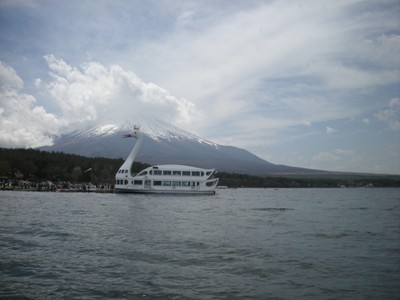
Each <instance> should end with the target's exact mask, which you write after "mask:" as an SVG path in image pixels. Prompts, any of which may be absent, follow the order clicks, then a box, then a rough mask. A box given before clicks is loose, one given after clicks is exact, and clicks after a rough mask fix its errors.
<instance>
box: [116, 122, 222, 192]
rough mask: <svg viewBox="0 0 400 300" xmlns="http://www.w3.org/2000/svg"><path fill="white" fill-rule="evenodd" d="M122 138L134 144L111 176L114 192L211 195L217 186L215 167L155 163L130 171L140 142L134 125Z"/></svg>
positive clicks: (139, 132) (140, 133)
mask: <svg viewBox="0 0 400 300" xmlns="http://www.w3.org/2000/svg"><path fill="white" fill-rule="evenodd" d="M125 137H134V138H136V143H135V146H134V147H133V149H132V151H131V153H130V154H129V156H128V158H127V159H126V161H125V162H124V163H123V165H122V166H121V167H120V169H119V170H118V172H117V174H116V175H115V188H114V192H116V193H142V194H191V195H194V194H200V195H213V194H215V189H216V187H217V185H218V180H219V179H218V178H215V174H216V171H215V169H203V168H197V167H192V166H185V165H172V164H171V165H156V166H151V167H148V168H146V169H144V170H142V171H141V172H139V174H137V175H134V174H131V168H132V164H133V162H134V161H135V158H136V156H137V154H138V153H139V150H140V147H141V145H142V142H143V133H142V132H141V131H140V128H139V127H138V126H135V127H134V131H133V133H132V134H128V135H126V136H125Z"/></svg>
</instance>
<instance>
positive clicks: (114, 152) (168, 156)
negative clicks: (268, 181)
mask: <svg viewBox="0 0 400 300" xmlns="http://www.w3.org/2000/svg"><path fill="white" fill-rule="evenodd" d="M132 128H133V126H130V125H128V124H122V125H116V124H111V123H110V124H103V125H99V126H95V127H92V128H89V129H87V130H83V131H75V132H73V133H69V134H64V135H61V136H60V137H58V138H56V139H55V140H54V144H53V145H52V146H45V147H41V148H39V149H41V150H44V151H60V152H64V153H70V154H78V155H84V156H89V157H96V156H102V157H109V158H123V159H125V158H126V157H127V156H128V155H129V153H130V151H131V150H132V148H133V146H134V143H135V142H134V141H133V140H131V139H124V138H122V136H123V135H124V134H126V133H129V131H131V130H132ZM141 131H142V132H143V133H144V140H143V144H142V147H141V149H140V151H139V155H138V156H137V158H136V160H137V161H140V162H142V163H148V164H151V165H155V164H182V165H190V166H196V167H201V168H216V169H217V170H218V171H223V172H232V173H240V174H251V175H273V174H275V175H278V174H282V175H283V174H301V173H308V174H309V173H317V172H318V173H320V172H321V171H316V170H310V169H304V168H297V167H290V166H286V165H276V164H272V163H270V162H268V161H265V160H263V159H261V158H259V157H257V156H256V155H254V154H252V153H250V152H249V151H247V150H244V149H241V148H237V147H233V146H223V145H218V144H216V143H213V142H210V141H207V140H205V139H203V138H201V137H198V136H196V135H194V134H191V133H189V132H186V131H184V130H182V129H179V128H177V127H175V126H174V125H172V124H170V123H168V122H164V121H161V120H152V121H146V122H145V124H144V125H143V124H142V126H141Z"/></svg>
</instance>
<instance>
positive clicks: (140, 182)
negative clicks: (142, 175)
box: [133, 180, 143, 185]
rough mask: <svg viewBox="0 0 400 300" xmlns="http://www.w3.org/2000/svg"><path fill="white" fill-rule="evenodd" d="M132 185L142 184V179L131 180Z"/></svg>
mask: <svg viewBox="0 0 400 300" xmlns="http://www.w3.org/2000/svg"><path fill="white" fill-rule="evenodd" d="M133 184H134V185H142V184H143V180H135V181H134V182H133Z"/></svg>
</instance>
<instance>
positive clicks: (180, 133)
mask: <svg viewBox="0 0 400 300" xmlns="http://www.w3.org/2000/svg"><path fill="white" fill-rule="evenodd" d="M140 121H141V122H140ZM134 126H139V127H140V130H141V131H142V132H143V133H144V134H145V135H146V136H148V137H149V138H151V139H153V140H154V141H160V140H167V141H169V142H171V141H173V140H175V141H179V140H190V141H196V142H198V143H200V144H207V145H210V146H212V147H215V148H216V149H218V144H216V143H213V142H210V141H208V140H206V139H203V138H201V137H199V136H197V135H195V134H192V133H189V132H187V131H185V130H182V129H180V128H178V127H176V126H174V125H173V124H171V123H169V122H167V121H163V120H160V119H152V120H150V119H146V120H143V119H142V120H138V122H123V123H121V124H112V123H104V124H101V125H97V126H94V127H92V128H90V129H87V130H84V131H81V132H75V135H79V136H82V137H95V136H107V135H113V134H117V133H118V132H120V133H129V132H130V131H132V130H133V127H134Z"/></svg>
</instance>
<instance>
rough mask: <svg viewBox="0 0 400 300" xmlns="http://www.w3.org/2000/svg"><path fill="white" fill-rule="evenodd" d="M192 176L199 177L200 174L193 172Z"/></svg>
mask: <svg viewBox="0 0 400 300" xmlns="http://www.w3.org/2000/svg"><path fill="white" fill-rule="evenodd" d="M192 176H200V172H199V171H193V172H192Z"/></svg>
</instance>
